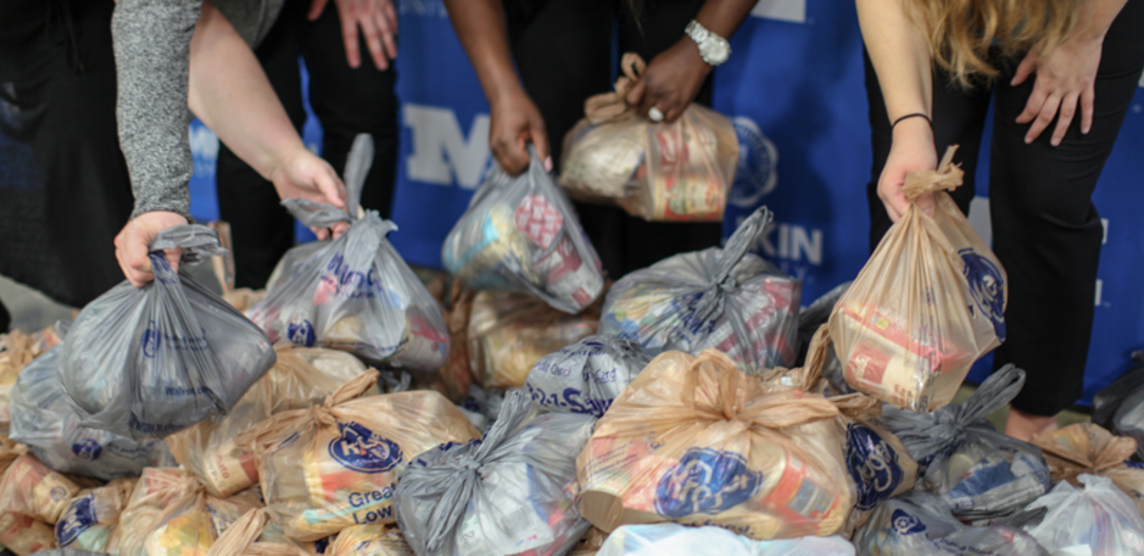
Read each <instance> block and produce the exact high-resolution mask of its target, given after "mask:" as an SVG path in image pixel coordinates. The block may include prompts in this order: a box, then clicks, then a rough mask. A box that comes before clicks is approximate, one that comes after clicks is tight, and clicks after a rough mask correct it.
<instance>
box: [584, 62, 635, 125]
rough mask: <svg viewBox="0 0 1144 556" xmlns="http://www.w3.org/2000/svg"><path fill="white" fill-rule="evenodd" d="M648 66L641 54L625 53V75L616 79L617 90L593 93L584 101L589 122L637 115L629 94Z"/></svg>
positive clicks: (593, 123) (607, 120) (596, 123)
mask: <svg viewBox="0 0 1144 556" xmlns="http://www.w3.org/2000/svg"><path fill="white" fill-rule="evenodd" d="M646 67H647V64H645V63H644V61H643V58H640V55H639V54H636V53H634V52H627V53H625V54H624V57H623V59H622V60H621V61H620V69H621V71H622V72H623V75H621V76H620V77H619V78H617V79H616V85H615V91H614V92H611V93H603V94H599V95H593V96H591V97H588V100H585V101H584V116H585V117H586V118H587V119H588V122H590V123H591V124H592V125H600V124H603V123H607V122H612V121H617V120H621V119H625V118H629V117H632V116H635V115H636V113H635V107H634V106H631V105H629V104H628V101H627V96H628V93H629V92H630V91H631V90H632V87H635V85H636V83H637V82H638V81H639V80H640V75H642V74H643V71H644V69H645V68H646Z"/></svg>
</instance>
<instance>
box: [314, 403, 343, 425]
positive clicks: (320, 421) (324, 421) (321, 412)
mask: <svg viewBox="0 0 1144 556" xmlns="http://www.w3.org/2000/svg"><path fill="white" fill-rule="evenodd" d="M332 410H333V408H332V407H330V406H328V405H326V404H322V405H312V406H310V410H309V411H310V418H311V419H313V420H314V423H317V425H318V426H320V427H335V426H337V424H338V419H337V418H336V417H334V413H333V411H332Z"/></svg>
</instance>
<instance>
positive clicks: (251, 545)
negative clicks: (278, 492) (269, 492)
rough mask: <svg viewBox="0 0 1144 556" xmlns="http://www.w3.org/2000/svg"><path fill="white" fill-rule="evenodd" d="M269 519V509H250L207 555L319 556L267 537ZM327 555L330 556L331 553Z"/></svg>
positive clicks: (299, 546)
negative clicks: (268, 539)
mask: <svg viewBox="0 0 1144 556" xmlns="http://www.w3.org/2000/svg"><path fill="white" fill-rule="evenodd" d="M267 521H268V517H267V510H266V508H257V509H253V510H250V511H248V512H246V513H245V514H243V515H242V517H240V518H238V520H237V521H235V522H234V523H232V524H231V526H230V527H228V528H227V530H226V532H225V533H223V534H222V535H221V536H220V537H219V538H218V539H217V540H215V543H214V544H213V545H211V549H210V551H208V552H207V556H309V555H310V554H316V552H314V551H311V550H306V549H305V548H303V547H302V546H301V545H300V544H296V543H294V542H291V541H289V540H287V539H285V538H283V539H280V540H278V541H277V542H270V541H267V540H266V539H265V537H264V532H265V531H266V525H267ZM325 554H329V551H328V550H327V551H326V552H325Z"/></svg>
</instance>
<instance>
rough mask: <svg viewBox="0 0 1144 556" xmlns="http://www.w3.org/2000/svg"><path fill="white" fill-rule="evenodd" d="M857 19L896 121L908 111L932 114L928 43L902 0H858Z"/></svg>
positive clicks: (892, 115) (890, 110) (930, 66)
mask: <svg viewBox="0 0 1144 556" xmlns="http://www.w3.org/2000/svg"><path fill="white" fill-rule="evenodd" d="M857 4H858V23H859V25H861V27H862V38H863V40H864V41H865V43H866V50H867V51H868V52H869V54H870V61H871V62H872V63H873V65H874V71H875V73H877V75H878V83H879V85H881V88H882V97H883V98H884V99H885V101H886V112H887V114H888V115H889V117H890V121H891V122H893V121H895V120H896V119H897V118H900V117H902V116H905V115H907V114H914V113H919V112H920V113H922V114H925V115H927V116H930V117H932V116H933V106H932V105H933V73H932V72H933V69H932V65H931V64H932V61H931V57H930V52H929V46H928V44H927V42H926V40H925V37H924V36H923V35H922V33H921V30H919V29H918V28H917V27H916V26H915V25H914V24H913V22H912V21H910V18H909V17H908V16H907V15H906V13H905V11H903V9H902V5H901V2H900V0H857Z"/></svg>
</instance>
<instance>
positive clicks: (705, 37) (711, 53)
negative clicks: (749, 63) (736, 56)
mask: <svg viewBox="0 0 1144 556" xmlns="http://www.w3.org/2000/svg"><path fill="white" fill-rule="evenodd" d="M683 32H685V33H687V36H689V37H691V40H693V41H695V45H696V46H698V47H699V55H700V56H702V57H703V61H704V62H707V64H708V65H711V66H717V65H719V64H722V63H723V62H726V61H727V58H729V57H731V44H730V43H728V42H727V39H725V38H723V37H720V36H719V35H716V34H715V33H712V32H711V31H709V30H707V28H706V27H704V26H703V25H702V24H701V23H699V22H698V21H695V20H694V19H692V20H691V23H688V24H687V28H686V29H684V30H683Z"/></svg>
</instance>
